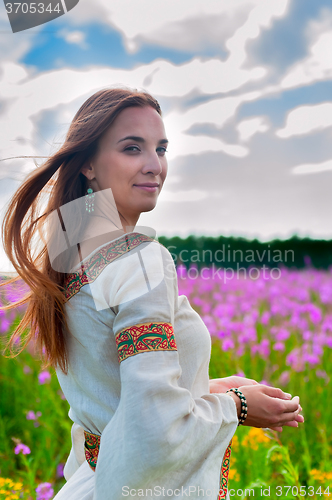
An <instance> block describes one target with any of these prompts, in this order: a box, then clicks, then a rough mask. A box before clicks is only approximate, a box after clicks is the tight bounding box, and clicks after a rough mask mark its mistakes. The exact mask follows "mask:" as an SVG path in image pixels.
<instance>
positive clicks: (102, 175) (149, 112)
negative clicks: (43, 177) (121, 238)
mask: <svg viewBox="0 0 332 500" xmlns="http://www.w3.org/2000/svg"><path fill="white" fill-rule="evenodd" d="M167 142H168V141H167V139H166V134H165V129H164V124H163V121H162V118H161V116H160V115H159V114H158V112H157V111H156V110H155V109H154V108H152V107H151V106H144V107H138V106H137V107H129V108H126V109H124V110H123V111H121V113H120V114H119V115H118V116H117V118H116V119H115V120H114V122H113V123H112V125H111V126H110V127H109V129H108V130H107V131H106V132H105V133H104V135H103V136H102V137H101V139H100V141H99V147H98V150H97V154H96V155H95V157H94V158H93V159H92V160H91V161H90V163H89V165H88V166H86V167H85V168H84V169H82V173H83V174H84V175H86V176H87V177H88V179H90V180H91V186H92V188H93V190H94V191H100V190H103V189H108V188H111V189H112V193H113V196H114V201H115V203H116V206H117V210H118V212H119V214H120V219H121V221H122V222H125V225H128V226H135V225H136V223H137V220H138V218H139V216H140V214H141V212H148V211H150V210H152V209H153V208H154V207H155V205H156V202H157V198H158V195H159V193H160V191H161V188H162V186H163V183H164V180H165V178H166V174H167V159H166V155H165V152H166V147H167Z"/></svg>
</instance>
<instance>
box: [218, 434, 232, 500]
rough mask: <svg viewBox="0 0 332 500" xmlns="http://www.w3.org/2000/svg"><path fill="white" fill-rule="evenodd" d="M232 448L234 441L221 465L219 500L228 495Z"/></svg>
mask: <svg viewBox="0 0 332 500" xmlns="http://www.w3.org/2000/svg"><path fill="white" fill-rule="evenodd" d="M231 447H232V440H231V441H230V443H229V445H228V447H227V449H226V451H225V455H224V458H223V461H222V464H221V470H220V486H219V495H218V498H217V500H221V499H223V498H226V495H227V484H228V475H229V461H230V456H231Z"/></svg>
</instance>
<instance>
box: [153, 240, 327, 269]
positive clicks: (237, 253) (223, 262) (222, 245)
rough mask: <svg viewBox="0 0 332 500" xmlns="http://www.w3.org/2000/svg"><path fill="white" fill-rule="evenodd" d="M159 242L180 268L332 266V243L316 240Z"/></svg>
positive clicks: (323, 267) (321, 267)
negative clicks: (182, 266)
mask: <svg viewBox="0 0 332 500" xmlns="http://www.w3.org/2000/svg"><path fill="white" fill-rule="evenodd" d="M158 240H159V241H160V243H162V244H163V245H164V246H165V247H166V248H168V250H169V251H170V252H171V254H172V256H173V259H174V261H175V264H176V265H180V264H182V265H185V266H186V267H187V268H189V267H190V266H197V268H198V269H201V268H202V267H209V266H212V264H214V265H215V266H218V267H228V268H232V269H237V268H238V267H244V268H246V269H247V268H248V267H250V266H255V267H259V266H263V265H265V266H267V267H269V268H272V267H281V266H285V267H295V268H298V269H300V268H303V267H307V266H312V267H315V268H317V269H327V268H328V267H329V266H332V240H313V239H310V238H302V239H301V238H299V237H297V236H293V237H292V238H290V239H288V240H278V239H275V240H272V241H269V242H261V241H259V240H257V239H254V240H247V239H246V238H240V237H225V236H219V237H209V236H188V237H187V238H180V237H178V236H174V237H171V238H169V237H166V236H159V238H158Z"/></svg>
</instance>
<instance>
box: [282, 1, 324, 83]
mask: <svg viewBox="0 0 332 500" xmlns="http://www.w3.org/2000/svg"><path fill="white" fill-rule="evenodd" d="M307 39H308V45H309V48H308V52H309V54H308V56H307V57H306V58H304V59H303V60H302V61H298V62H297V63H295V64H294V65H293V66H292V67H291V68H290V70H289V72H288V73H287V75H286V76H285V77H284V78H283V79H282V81H281V88H283V89H288V88H293V87H299V86H302V85H308V84H310V83H313V82H316V81H320V80H328V79H331V78H332V50H331V47H332V11H331V10H330V9H322V11H321V15H320V17H319V18H318V19H316V20H313V21H311V22H310V23H309V25H308V26H307Z"/></svg>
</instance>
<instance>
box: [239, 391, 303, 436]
mask: <svg viewBox="0 0 332 500" xmlns="http://www.w3.org/2000/svg"><path fill="white" fill-rule="evenodd" d="M238 389H239V390H240V391H241V392H242V393H243V395H244V396H245V397H246V399H247V404H248V416H247V418H246V420H245V422H244V424H243V425H247V426H252V427H263V428H265V427H268V428H270V429H273V430H276V431H280V432H281V431H282V427H283V426H284V425H287V426H289V427H298V422H303V421H304V418H303V416H302V415H299V413H300V411H302V408H301V405H300V404H299V397H298V396H295V397H294V398H293V399H290V398H291V396H290V395H289V394H286V393H284V392H283V391H282V390H281V389H278V388H276V387H269V386H266V385H263V384H255V385H244V386H240V387H239V388H238ZM229 394H230V395H231V397H232V398H233V399H234V401H235V403H236V405H237V408H238V415H239V414H240V407H241V403H240V399H239V397H238V396H237V395H236V394H234V393H232V392H230V393H229Z"/></svg>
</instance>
